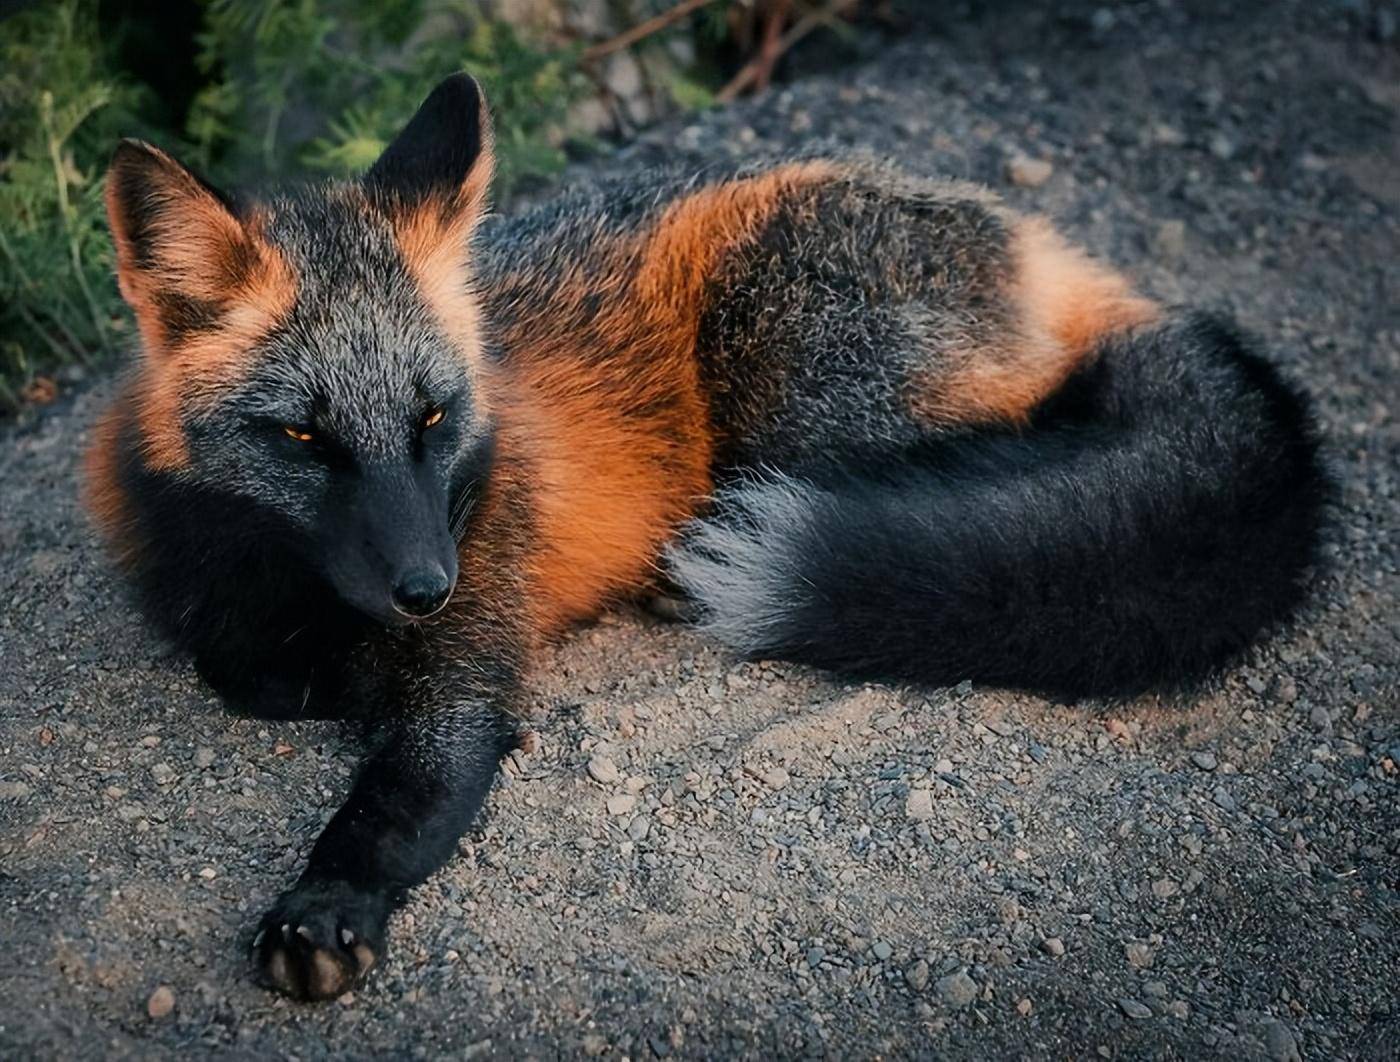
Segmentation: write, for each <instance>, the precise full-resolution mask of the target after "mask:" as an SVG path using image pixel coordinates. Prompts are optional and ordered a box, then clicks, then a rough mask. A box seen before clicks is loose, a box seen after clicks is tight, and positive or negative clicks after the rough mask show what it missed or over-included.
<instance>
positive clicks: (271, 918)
mask: <svg viewBox="0 0 1400 1062" xmlns="http://www.w3.org/2000/svg"><path fill="white" fill-rule="evenodd" d="M389 909H390V904H389V901H388V899H387V898H386V897H384V896H383V895H380V894H378V893H372V892H365V891H363V890H360V889H357V888H355V887H354V886H352V885H350V884H349V883H348V882H344V881H310V882H299V883H298V884H297V885H295V886H294V887H293V888H291V889H289V890H288V891H287V892H285V893H283V894H282V896H281V898H280V899H278V901H277V903H276V904H274V905H273V907H272V910H270V911H269V912H268V913H267V914H266V915H264V916H263V920H262V924H261V926H260V927H259V928H258V932H257V935H256V936H255V937H254V938H253V961H254V963H256V964H257V969H258V977H259V979H260V980H261V981H262V983H263V984H265V985H266V986H267V987H268V988H272V989H275V990H276V991H278V992H281V993H282V994H283V995H287V996H291V997H292V998H293V999H304V1000H318V999H334V998H335V997H336V996H339V995H342V994H343V993H345V992H347V991H349V990H350V988H351V987H353V986H354V985H355V984H356V982H358V981H359V980H360V979H361V978H362V977H364V975H365V974H367V973H369V971H370V969H371V967H373V966H374V964H375V963H376V962H377V961H378V959H379V956H380V955H381V954H383V950H384V927H385V924H386V922H387V921H388V918H389Z"/></svg>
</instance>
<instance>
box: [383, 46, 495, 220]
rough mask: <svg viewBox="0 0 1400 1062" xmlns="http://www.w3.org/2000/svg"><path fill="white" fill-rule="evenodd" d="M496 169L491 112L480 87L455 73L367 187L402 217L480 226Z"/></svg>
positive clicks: (392, 146) (395, 144)
mask: <svg viewBox="0 0 1400 1062" xmlns="http://www.w3.org/2000/svg"><path fill="white" fill-rule="evenodd" d="M494 170H495V154H494V152H493V151H492V130H491V113H490V111H489V110H487V107H486V97H485V96H484V95H483V94H482V92H481V86H480V85H478V84H477V83H476V80H475V79H474V78H472V77H471V76H470V75H468V74H453V75H452V76H451V77H449V78H446V79H445V80H443V81H442V82H440V83H439V84H438V86H437V88H435V89H433V91H432V92H431V93H429V95H428V98H427V99H426V100H424V101H423V104H422V106H420V107H419V108H418V111H417V113H416V114H414V116H413V117H412V118H411V119H410V120H409V123H408V125H406V126H405V127H404V129H403V131H402V132H400V133H399V135H398V136H397V137H395V138H394V141H393V143H391V144H390V145H389V146H388V147H387V148H385V149H384V153H383V154H382V155H380V156H379V159H378V161H376V162H375V164H374V165H373V166H371V167H370V169H369V172H368V173H366V174H365V178H364V181H365V187H366V188H367V189H368V190H369V191H370V192H371V193H372V194H374V195H375V196H376V197H378V198H380V199H381V201H382V202H384V203H385V205H386V206H387V207H388V208H389V209H390V211H391V212H394V213H398V214H411V213H417V212H419V211H422V210H424V209H425V208H426V209H428V210H431V211H432V212H433V213H435V214H436V215H437V216H438V218H439V220H440V222H441V223H442V224H443V225H444V227H445V228H457V227H458V225H459V224H460V223H463V222H465V224H466V225H467V226H470V225H472V224H474V223H475V221H476V218H477V216H479V215H480V213H481V212H482V211H483V210H484V209H485V206H486V193H487V190H488V189H489V187H490V184H491V177H492V174H493V173H494Z"/></svg>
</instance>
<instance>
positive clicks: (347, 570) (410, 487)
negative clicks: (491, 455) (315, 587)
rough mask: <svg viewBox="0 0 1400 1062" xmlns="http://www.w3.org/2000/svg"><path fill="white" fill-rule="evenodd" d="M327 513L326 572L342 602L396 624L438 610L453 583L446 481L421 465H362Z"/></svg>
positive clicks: (454, 548)
mask: <svg viewBox="0 0 1400 1062" xmlns="http://www.w3.org/2000/svg"><path fill="white" fill-rule="evenodd" d="M346 495H347V497H346V498H345V505H344V507H343V508H341V509H340V511H339V512H330V513H328V514H327V517H328V519H327V525H326V527H325V528H324V531H325V535H326V538H325V539H324V540H323V541H325V545H326V548H327V560H328V563H327V565H326V569H327V570H326V574H327V577H328V578H329V581H330V583H331V585H332V587H333V588H334V589H335V591H336V593H337V594H339V596H340V597H341V599H342V600H344V601H345V602H346V603H347V604H349V605H352V606H353V607H355V608H357V609H359V610H360V611H361V612H363V613H365V614H366V615H368V616H370V617H371V618H372V619H375V620H378V621H379V622H380V623H384V624H388V625H394V626H398V625H401V624H404V623H409V622H412V621H414V620H421V619H426V618H428V617H429V616H432V615H434V614H436V613H438V612H440V611H441V610H442V609H443V607H444V606H445V605H446V604H447V602H448V600H449V599H450V598H451V596H452V591H453V589H454V587H455V586H456V584H457V546H456V542H455V540H454V539H453V537H452V533H451V527H450V523H449V509H450V507H449V504H448V502H449V499H448V491H447V489H446V487H445V486H444V485H443V484H441V483H439V482H437V480H436V477H435V476H434V475H433V474H432V472H431V470H430V469H427V468H422V467H419V468H411V467H410V468H404V467H397V468H390V469H379V470H370V471H367V472H366V474H364V475H363V476H362V477H361V480H360V482H359V483H358V484H356V485H355V487H354V488H353V489H352V490H347V491H346Z"/></svg>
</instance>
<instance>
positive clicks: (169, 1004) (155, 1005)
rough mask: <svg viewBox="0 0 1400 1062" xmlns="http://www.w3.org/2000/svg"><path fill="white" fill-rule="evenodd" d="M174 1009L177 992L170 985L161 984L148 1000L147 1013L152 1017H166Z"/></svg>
mask: <svg viewBox="0 0 1400 1062" xmlns="http://www.w3.org/2000/svg"><path fill="white" fill-rule="evenodd" d="M174 1009H175V993H174V992H173V991H172V990H171V988H170V986H169V985H161V986H160V987H158V988H157V989H156V990H155V991H154V992H152V993H151V998H150V999H148V1000H146V1013H147V1014H149V1015H150V1016H151V1017H152V1018H156V1019H160V1018H164V1017H166V1016H168V1015H169V1014H170V1012H171V1011H172V1010H174Z"/></svg>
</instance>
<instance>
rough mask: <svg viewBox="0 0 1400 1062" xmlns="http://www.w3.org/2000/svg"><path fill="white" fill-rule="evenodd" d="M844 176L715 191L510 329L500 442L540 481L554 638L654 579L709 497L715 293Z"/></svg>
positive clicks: (825, 169)
mask: <svg viewBox="0 0 1400 1062" xmlns="http://www.w3.org/2000/svg"><path fill="white" fill-rule="evenodd" d="M836 173H837V169H836V167H834V166H831V165H830V164H823V163H805V164H795V165H791V166H785V167H781V168H778V169H775V170H772V171H770V172H768V173H765V174H762V175H759V176H756V177H753V178H748V179H743V180H738V181H726V182H722V183H720V184H716V185H712V186H709V187H703V188H700V189H698V190H697V191H695V192H694V193H692V194H690V195H688V196H686V197H685V198H683V199H680V200H678V201H676V202H674V203H672V204H671V205H670V206H668V207H667V208H666V209H665V210H664V211H663V213H662V215H661V217H660V218H659V219H658V221H657V222H656V224H655V225H654V226H652V227H651V228H650V229H649V230H647V232H645V233H643V234H641V235H640V236H634V237H629V238H626V239H620V240H618V242H617V244H616V246H615V247H613V248H610V249H607V251H606V253H605V255H604V257H605V258H606V259H607V262H608V264H607V265H605V266H603V267H600V268H599V269H598V270H596V271H595V272H594V275H591V276H590V277H588V278H587V282H586V283H585V281H584V278H581V277H577V276H572V277H568V278H566V280H565V282H564V283H562V284H561V285H560V288H559V290H558V291H557V292H554V293H553V297H552V299H551V300H550V301H551V305H550V306H549V308H548V309H547V310H544V311H543V312H541V313H539V314H537V315H527V316H525V317H523V318H521V319H519V320H517V321H515V322H513V323H511V325H510V326H509V334H507V335H506V336H505V341H506V346H507V348H508V349H509V350H510V351H511V358H510V376H509V378H505V379H501V380H499V381H497V382H495V383H494V384H493V385H492V386H490V387H488V390H491V389H495V390H497V391H498V393H500V394H501V395H502V399H503V400H502V402H501V405H500V420H501V443H500V445H501V446H503V447H505V448H508V449H517V448H518V449H519V450H521V451H524V453H525V454H526V455H527V460H528V462H529V464H530V465H531V467H532V469H533V471H534V475H535V476H536V477H537V480H538V486H537V489H536V490H535V491H534V492H533V495H534V503H535V506H536V520H537V533H538V535H539V538H540V548H539V549H537V550H536V551H535V553H534V556H533V557H532V565H533V571H532V573H531V574H532V581H533V583H534V585H535V587H536V593H537V595H538V601H539V616H538V618H539V621H540V623H541V625H542V627H543V628H544V629H545V630H556V629H558V628H559V627H560V626H561V625H563V624H565V623H568V622H570V621H572V620H576V619H581V618H584V617H587V616H589V615H591V614H593V613H594V612H596V611H597V609H598V608H599V607H600V605H601V604H602V603H603V601H604V600H605V599H606V598H607V597H609V596H611V595H615V594H618V593H628V592H633V591H636V590H639V589H642V588H643V587H645V586H646V585H648V584H649V583H651V582H652V580H653V579H654V576H655V574H656V572H655V568H654V565H655V560H656V557H657V556H658V554H659V552H660V549H661V546H662V545H663V543H664V542H665V541H666V540H667V539H668V538H669V537H670V536H671V535H672V534H673V533H674V531H675V529H676V528H677V527H678V526H679V525H680V524H681V523H683V522H684V521H685V520H686V519H688V518H689V517H691V516H693V515H694V514H695V512H696V511H697V510H698V509H699V507H700V506H702V505H703V504H704V502H705V500H706V499H707V498H708V496H709V494H710V491H711V486H712V484H711V480H710V463H711V459H712V454H713V447H714V440H713V438H712V435H711V426H710V419H709V407H708V402H707V400H706V397H705V395H704V393H703V389H702V387H701V382H700V376H699V365H698V362H697V360H696V357H695V346H696V341H697V336H698V332H699V325H700V311H701V306H702V294H703V287H704V285H705V283H706V282H707V281H708V279H709V278H710V277H711V276H713V274H714V271H715V268H716V267H717V265H718V263H719V261H720V259H721V257H722V256H723V255H724V254H725V253H726V252H727V251H729V250H730V249H732V248H733V247H735V246H737V245H739V244H740V243H741V242H742V241H744V240H747V239H750V238H752V237H753V236H754V235H755V234H756V233H757V232H758V230H759V229H760V227H761V226H762V225H763V224H764V222H766V221H767V220H768V219H769V218H770V217H771V216H772V215H773V212H774V211H775V209H776V208H777V206H778V205H779V203H780V202H782V200H783V199H784V198H785V197H787V196H790V195H791V194H793V192H795V191H797V190H798V189H800V188H801V187H802V186H804V185H807V184H811V183H815V182H819V181H822V180H827V179H830V178H832V177H833V176H834V175H835V174H836ZM526 282H527V283H528V281H526ZM589 297H595V298H596V302H597V305H598V306H599V307H600V308H599V309H598V310H597V311H596V312H597V315H598V316H597V318H596V319H594V320H593V321H592V330H593V331H594V333H595V334H597V335H601V336H607V337H610V339H611V345H612V351H611V352H610V356H609V369H608V371H607V375H606V377H605V378H603V377H602V376H601V375H600V374H599V371H598V368H597V366H596V364H589V361H590V355H593V353H594V352H589V351H582V350H579V349H577V347H576V340H575V338H574V335H573V331H574V330H573V329H572V328H571V327H570V322H573V321H578V320H588V319H589V317H588V311H587V310H586V309H585V308H584V306H583V300H584V299H586V298H589Z"/></svg>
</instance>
